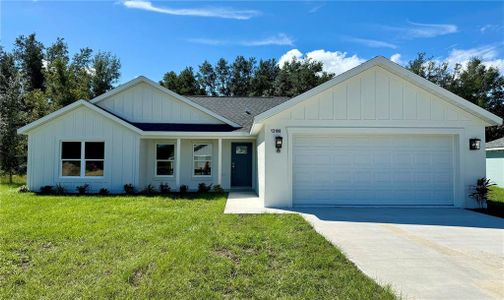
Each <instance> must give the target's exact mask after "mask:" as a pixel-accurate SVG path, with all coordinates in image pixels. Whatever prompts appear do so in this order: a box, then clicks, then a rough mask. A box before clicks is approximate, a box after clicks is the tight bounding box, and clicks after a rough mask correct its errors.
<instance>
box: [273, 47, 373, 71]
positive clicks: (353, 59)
mask: <svg viewBox="0 0 504 300" xmlns="http://www.w3.org/2000/svg"><path fill="white" fill-rule="evenodd" d="M292 58H296V59H307V58H310V59H313V60H316V61H321V62H322V63H323V64H324V71H326V72H330V73H334V74H336V75H338V74H341V73H343V72H345V71H348V70H350V69H352V68H354V67H356V66H358V65H360V64H361V63H363V62H364V61H366V60H365V59H363V58H360V57H358V56H357V55H352V56H349V55H347V53H346V52H340V51H334V52H333V51H326V50H324V49H320V50H314V51H311V52H306V53H304V54H303V53H302V52H301V51H299V50H298V49H292V50H289V51H287V52H286V53H285V54H283V55H282V56H281V57H280V59H279V62H278V63H279V65H280V67H281V66H283V65H284V64H285V62H287V61H290V60H292Z"/></svg>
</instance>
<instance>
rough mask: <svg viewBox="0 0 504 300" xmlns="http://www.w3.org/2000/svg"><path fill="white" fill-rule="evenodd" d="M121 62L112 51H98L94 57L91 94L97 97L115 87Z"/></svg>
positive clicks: (119, 74)
mask: <svg viewBox="0 0 504 300" xmlns="http://www.w3.org/2000/svg"><path fill="white" fill-rule="evenodd" d="M120 69H121V62H120V61H119V59H118V58H117V57H116V56H115V55H112V54H111V53H110V52H98V53H97V54H96V55H95V56H94V58H93V59H92V69H91V70H90V71H91V72H92V73H93V76H92V79H91V95H92V97H97V96H99V95H101V94H103V93H105V92H107V91H109V90H111V89H112V88H113V87H114V83H116V82H117V80H118V79H119V77H120V76H121V73H120Z"/></svg>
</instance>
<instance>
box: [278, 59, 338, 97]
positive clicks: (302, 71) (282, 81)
mask: <svg viewBox="0 0 504 300" xmlns="http://www.w3.org/2000/svg"><path fill="white" fill-rule="evenodd" d="M322 67H323V63H322V62H320V61H315V60H312V59H309V58H307V59H302V60H300V59H296V58H293V59H292V60H291V61H288V62H286V63H285V64H284V65H283V66H282V68H281V69H280V72H279V73H278V76H277V77H276V80H275V94H276V95H277V96H289V97H294V96H297V95H299V94H302V93H304V92H306V91H308V90H310V89H312V88H314V87H316V86H318V85H320V84H322V83H324V82H326V81H327V80H329V79H331V78H333V77H334V74H331V73H327V72H324V71H322Z"/></svg>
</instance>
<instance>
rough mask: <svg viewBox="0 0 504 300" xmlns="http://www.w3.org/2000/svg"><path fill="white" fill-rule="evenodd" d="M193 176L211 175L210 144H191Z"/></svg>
mask: <svg viewBox="0 0 504 300" xmlns="http://www.w3.org/2000/svg"><path fill="white" fill-rule="evenodd" d="M193 176H212V144H208V143H197V144H193Z"/></svg>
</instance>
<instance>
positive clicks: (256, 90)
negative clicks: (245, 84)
mask: <svg viewBox="0 0 504 300" xmlns="http://www.w3.org/2000/svg"><path fill="white" fill-rule="evenodd" d="M278 73H280V67H279V66H278V63H277V61H276V59H274V58H273V59H267V60H262V59H261V60H260V61H259V66H258V67H257V68H256V70H255V73H254V77H253V78H252V87H251V95H252V96H273V95H274V94H275V79H276V78H277V76H278Z"/></svg>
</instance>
